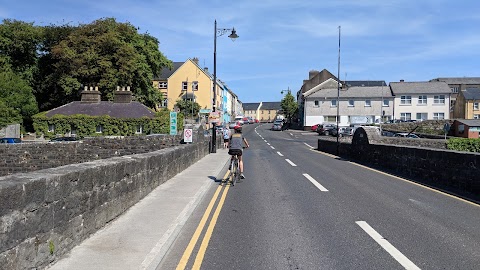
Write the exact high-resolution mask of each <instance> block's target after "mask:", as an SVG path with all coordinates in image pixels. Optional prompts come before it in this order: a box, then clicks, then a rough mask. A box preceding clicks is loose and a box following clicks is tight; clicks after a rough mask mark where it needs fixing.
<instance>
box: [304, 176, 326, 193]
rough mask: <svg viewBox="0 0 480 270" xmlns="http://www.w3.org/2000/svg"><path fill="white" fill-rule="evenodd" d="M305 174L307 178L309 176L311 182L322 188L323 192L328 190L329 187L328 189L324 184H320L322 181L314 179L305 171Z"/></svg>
mask: <svg viewBox="0 0 480 270" xmlns="http://www.w3.org/2000/svg"><path fill="white" fill-rule="evenodd" d="M303 176H305V178H307V179H308V180H309V181H310V182H312V184H313V185H314V186H316V187H317V188H318V189H320V190H321V191H323V192H326V191H328V189H326V188H325V187H324V186H322V185H320V183H318V182H317V181H316V180H315V179H313V177H311V176H310V175H309V174H307V173H304V174H303Z"/></svg>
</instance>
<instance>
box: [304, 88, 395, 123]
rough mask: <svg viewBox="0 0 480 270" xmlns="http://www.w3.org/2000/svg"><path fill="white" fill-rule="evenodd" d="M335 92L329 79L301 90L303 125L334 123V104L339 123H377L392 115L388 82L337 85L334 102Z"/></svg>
mask: <svg viewBox="0 0 480 270" xmlns="http://www.w3.org/2000/svg"><path fill="white" fill-rule="evenodd" d="M337 96H338V88H337V82H336V81H335V80H333V79H328V80H326V81H325V82H323V83H321V84H319V85H317V86H315V87H314V88H312V89H310V90H309V91H307V92H305V93H304V98H305V110H304V113H305V115H304V121H305V122H304V126H313V125H315V124H322V123H336V122H337V106H339V107H338V115H339V116H340V119H339V126H349V125H350V124H368V123H378V122H379V121H380V119H382V121H386V120H390V119H391V118H392V117H393V107H394V106H393V96H392V93H391V91H390V88H389V87H388V86H370V87H367V86H355V87H348V88H341V89H340V95H339V97H340V98H339V100H338V102H337ZM337 103H338V104H337Z"/></svg>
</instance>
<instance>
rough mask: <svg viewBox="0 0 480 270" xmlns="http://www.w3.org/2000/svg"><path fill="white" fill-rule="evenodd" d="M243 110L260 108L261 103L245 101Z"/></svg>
mask: <svg viewBox="0 0 480 270" xmlns="http://www.w3.org/2000/svg"><path fill="white" fill-rule="evenodd" d="M242 105H243V110H244V111H246V110H249V111H251V110H258V107H259V106H260V103H259V102H258V103H243V104H242Z"/></svg>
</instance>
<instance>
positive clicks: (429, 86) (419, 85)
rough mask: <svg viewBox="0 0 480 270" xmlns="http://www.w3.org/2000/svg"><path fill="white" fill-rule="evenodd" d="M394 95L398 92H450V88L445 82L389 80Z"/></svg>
mask: <svg viewBox="0 0 480 270" xmlns="http://www.w3.org/2000/svg"><path fill="white" fill-rule="evenodd" d="M390 88H391V89H392V92H393V94H394V95H399V94H450V93H451V92H452V90H451V89H450V87H448V85H447V83H445V82H391V83H390Z"/></svg>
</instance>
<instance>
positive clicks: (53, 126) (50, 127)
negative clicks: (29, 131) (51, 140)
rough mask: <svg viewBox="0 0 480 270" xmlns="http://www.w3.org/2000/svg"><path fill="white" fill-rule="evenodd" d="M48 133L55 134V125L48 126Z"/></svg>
mask: <svg viewBox="0 0 480 270" xmlns="http://www.w3.org/2000/svg"><path fill="white" fill-rule="evenodd" d="M48 132H55V125H52V124H50V125H48Z"/></svg>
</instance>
